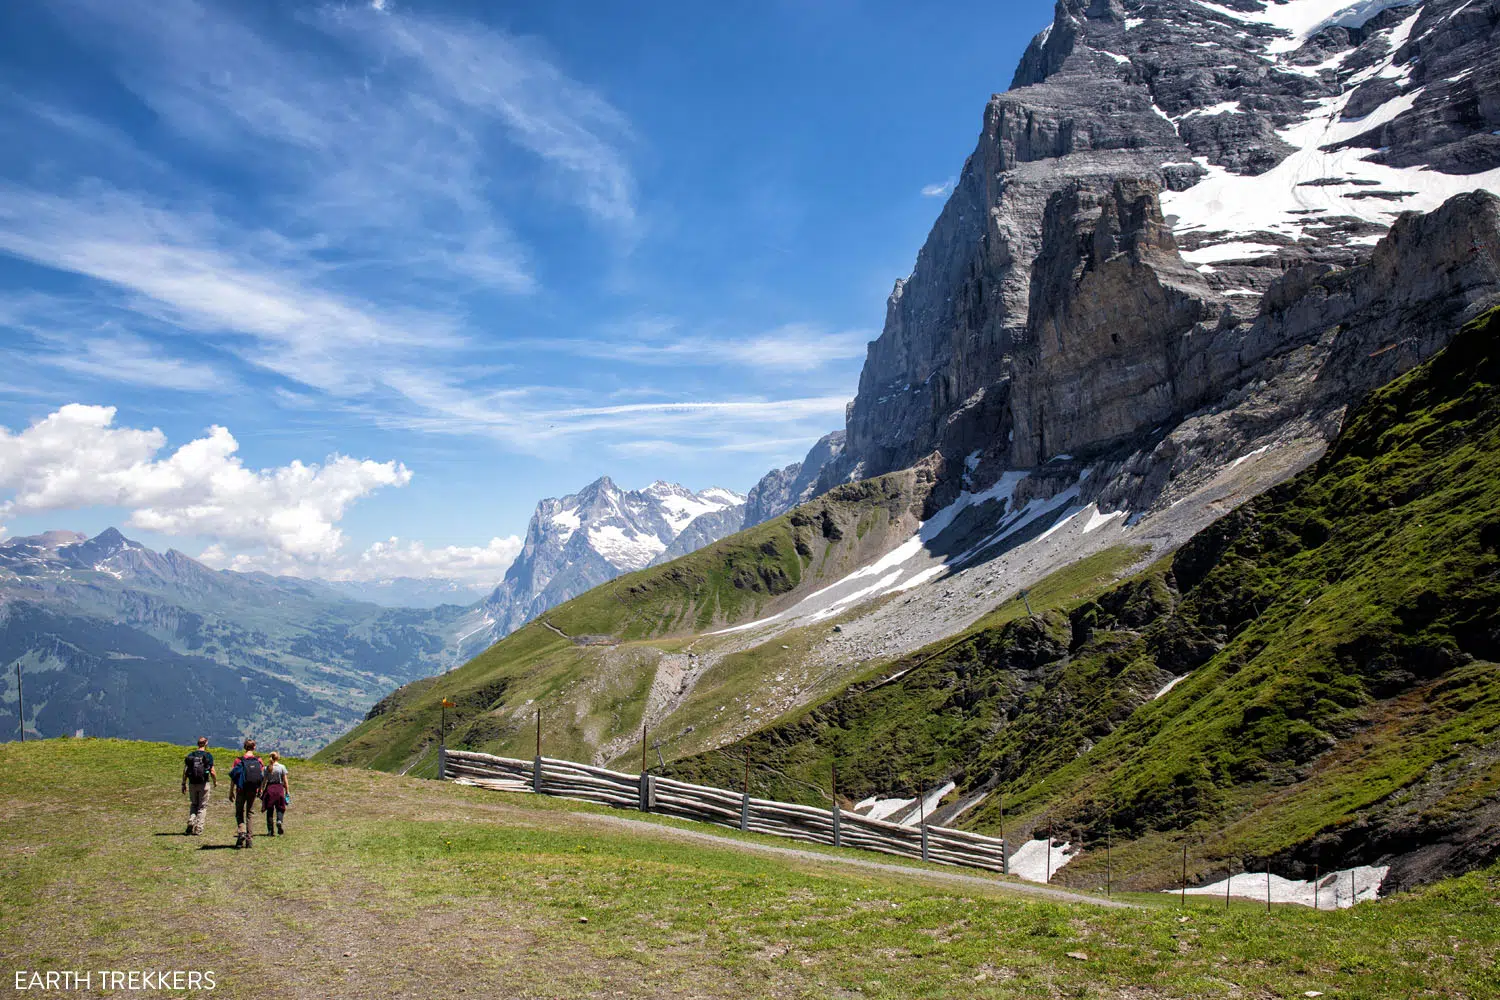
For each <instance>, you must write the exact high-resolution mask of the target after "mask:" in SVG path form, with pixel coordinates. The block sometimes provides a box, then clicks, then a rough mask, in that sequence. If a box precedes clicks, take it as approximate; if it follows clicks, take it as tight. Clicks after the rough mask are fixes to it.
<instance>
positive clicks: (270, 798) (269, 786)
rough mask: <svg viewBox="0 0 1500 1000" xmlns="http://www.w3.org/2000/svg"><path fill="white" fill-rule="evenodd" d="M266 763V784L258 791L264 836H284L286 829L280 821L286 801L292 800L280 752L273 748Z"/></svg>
mask: <svg viewBox="0 0 1500 1000" xmlns="http://www.w3.org/2000/svg"><path fill="white" fill-rule="evenodd" d="M268 763H269V765H270V766H269V767H267V768H266V784H265V787H264V788H263V789H262V791H261V793H260V810H261V812H263V813H265V814H266V836H267V837H274V836H277V835H278V834H280V835H281V836H283V837H284V836H286V830H284V829H282V826H281V821H282V818H283V817H284V816H286V807H287V803H289V802H291V801H292V797H291V795H290V794H289V793H290V791H291V790H290V788H288V786H287V783H286V765H285V764H283V763H282V762H281V754H279V753H277V752H276V751H275V750H272V751H271V759H270V761H269V762H268ZM273 822H274V824H275V825H274V827H273V825H272V824H273Z"/></svg>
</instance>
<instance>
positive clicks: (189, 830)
mask: <svg viewBox="0 0 1500 1000" xmlns="http://www.w3.org/2000/svg"><path fill="white" fill-rule="evenodd" d="M182 835H183V836H184V837H191V836H192V835H193V824H191V823H189V824H188V825H187V829H186V830H184V831H182Z"/></svg>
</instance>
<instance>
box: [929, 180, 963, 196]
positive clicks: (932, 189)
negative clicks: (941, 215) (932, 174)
mask: <svg viewBox="0 0 1500 1000" xmlns="http://www.w3.org/2000/svg"><path fill="white" fill-rule="evenodd" d="M955 183H956V182H955V181H954V180H953V178H951V177H950V178H949V179H948V180H945V181H943V183H941V184H928V185H927V186H926V187H924V188H922V197H924V198H946V197H948V195H950V194H952V193H953V185H954V184H955Z"/></svg>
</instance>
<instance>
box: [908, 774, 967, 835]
mask: <svg viewBox="0 0 1500 1000" xmlns="http://www.w3.org/2000/svg"><path fill="white" fill-rule="evenodd" d="M957 787H958V786H957V785H955V784H954V783H953V782H951V781H949V782H947V783H945V784H944V785H943V787H942V788H937V789H934V790H933V791H931V792H929V793H927V797H926V798H925V799H923V800H922V807H921V808H920V809H913V810H912V811H911V815H909V816H907V817H906V818H905V819H903V820H901V825H902V826H911V827H916V826H921V825H922V818H923V817H924V816H931V815H932V811H933V810H934V809H936V808H937V804H938V803H939V802H941V801H943V796H944V795H947V794H948V793H949V792H951V791H953V789H955V788H957ZM907 801H908V802H916V801H917V800H916V799H907Z"/></svg>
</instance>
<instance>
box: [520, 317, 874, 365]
mask: <svg viewBox="0 0 1500 1000" xmlns="http://www.w3.org/2000/svg"><path fill="white" fill-rule="evenodd" d="M641 326H642V327H643V330H642V332H643V333H645V334H646V336H641V337H636V338H630V337H629V336H628V334H626V335H623V336H622V331H611V335H610V336H608V337H606V338H599V339H594V340H536V341H528V342H527V343H526V346H527V347H528V348H531V349H535V350H553V351H564V352H567V353H570V354H576V355H579V356H580V357H589V358H601V359H608V360H611V361H628V362H631V363H634V364H642V365H665V366H672V365H702V366H717V365H739V366H748V367H750V368H757V369H769V370H772V371H777V372H809V371H813V370H815V369H818V368H823V367H825V366H827V365H830V364H835V363H837V362H841V361H854V360H856V359H859V358H863V357H864V356H865V351H866V348H867V346H868V344H869V342H870V340H872V339H873V338H872V337H871V336H870V335H869V333H867V332H865V331H860V330H846V331H838V332H830V331H828V330H824V329H822V328H821V327H818V326H815V325H813V324H810V323H788V324H786V325H785V326H781V327H777V328H776V329H773V330H766V331H763V332H760V333H754V334H750V335H747V336H722V337H710V336H707V335H704V334H695V335H691V336H680V337H672V336H669V335H665V334H668V333H669V332H670V330H671V329H672V326H671V324H668V323H665V322H663V321H650V322H648V323H646V324H642V325H641Z"/></svg>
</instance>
